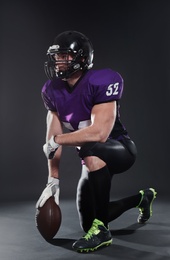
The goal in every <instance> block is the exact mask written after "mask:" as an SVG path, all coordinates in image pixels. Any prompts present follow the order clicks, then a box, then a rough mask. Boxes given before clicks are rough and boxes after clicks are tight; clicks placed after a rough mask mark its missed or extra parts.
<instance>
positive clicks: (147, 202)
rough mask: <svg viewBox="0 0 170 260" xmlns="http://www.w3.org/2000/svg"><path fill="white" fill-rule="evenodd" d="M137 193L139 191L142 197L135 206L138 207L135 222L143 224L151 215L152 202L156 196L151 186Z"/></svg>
mask: <svg viewBox="0 0 170 260" xmlns="http://www.w3.org/2000/svg"><path fill="white" fill-rule="evenodd" d="M139 193H141V195H142V198H141V201H140V203H139V205H138V206H137V208H139V216H138V218H137V222H138V223H140V224H144V223H145V222H146V221H147V220H148V219H149V218H150V217H151V216H152V203H153V201H154V199H155V198H156V194H157V192H156V191H155V190H154V189H153V188H149V189H146V190H140V191H139Z"/></svg>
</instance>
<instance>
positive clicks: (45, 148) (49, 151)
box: [43, 136, 60, 159]
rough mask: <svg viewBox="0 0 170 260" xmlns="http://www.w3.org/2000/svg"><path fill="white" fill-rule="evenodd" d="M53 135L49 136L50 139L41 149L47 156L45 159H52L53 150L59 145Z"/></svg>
mask: <svg viewBox="0 0 170 260" xmlns="http://www.w3.org/2000/svg"><path fill="white" fill-rule="evenodd" d="M54 137H55V136H51V138H50V140H48V142H47V143H46V144H44V145H43V151H44V153H45V155H46V157H47V159H53V157H54V154H55V152H56V151H57V149H58V147H59V146H60V145H59V144H57V143H56V142H55V141H54Z"/></svg>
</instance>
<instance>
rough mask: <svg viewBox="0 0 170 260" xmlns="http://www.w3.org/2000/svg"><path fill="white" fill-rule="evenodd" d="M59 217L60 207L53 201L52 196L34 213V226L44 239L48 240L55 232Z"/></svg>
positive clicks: (59, 223)
mask: <svg viewBox="0 0 170 260" xmlns="http://www.w3.org/2000/svg"><path fill="white" fill-rule="evenodd" d="M61 219H62V215H61V210H60V207H59V206H58V205H57V204H56V203H55V200H54V197H53V196H52V197H50V198H49V199H48V200H47V201H46V202H45V204H44V205H43V206H42V207H41V208H38V209H37V211H36V214H35V222H36V227H37V229H38V230H39V232H40V234H41V235H42V236H43V238H44V239H45V240H50V239H52V238H53V237H54V236H55V235H56V234H57V232H58V230H59V228H60V225H61Z"/></svg>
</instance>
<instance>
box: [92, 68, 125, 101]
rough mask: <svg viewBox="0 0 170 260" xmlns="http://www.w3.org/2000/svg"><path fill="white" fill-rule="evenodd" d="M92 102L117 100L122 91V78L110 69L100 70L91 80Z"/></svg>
mask: <svg viewBox="0 0 170 260" xmlns="http://www.w3.org/2000/svg"><path fill="white" fill-rule="evenodd" d="M92 85H93V91H94V104H100V103H104V102H110V101H115V100H119V99H121V97H122V93H123V78H122V77H121V75H120V74H119V73H118V72H115V71H113V70H111V69H105V70H102V71H100V72H99V73H98V75H97V74H96V75H95V77H94V78H93V80H92Z"/></svg>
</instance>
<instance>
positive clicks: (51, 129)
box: [46, 111, 63, 178]
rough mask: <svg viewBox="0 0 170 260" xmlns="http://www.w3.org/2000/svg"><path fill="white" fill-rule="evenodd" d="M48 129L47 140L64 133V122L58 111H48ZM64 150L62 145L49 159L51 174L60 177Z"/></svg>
mask: <svg viewBox="0 0 170 260" xmlns="http://www.w3.org/2000/svg"><path fill="white" fill-rule="evenodd" d="M46 124H47V130H46V142H48V140H49V139H50V138H51V137H52V136H55V135H61V134H62V133H63V129H62V124H61V122H60V120H59V118H58V114H57V113H56V112H52V111H48V113H47V119H46ZM61 152H62V146H60V147H59V148H58V149H57V151H56V152H55V154H54V157H53V159H52V160H48V170H49V176H51V177H54V178H59V164H60V157H61Z"/></svg>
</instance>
